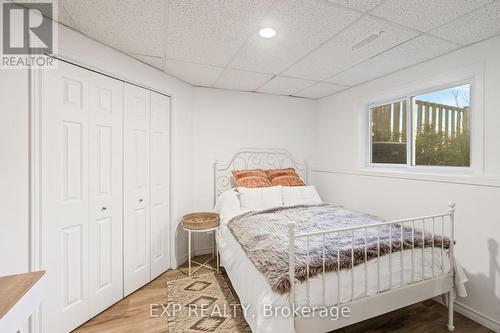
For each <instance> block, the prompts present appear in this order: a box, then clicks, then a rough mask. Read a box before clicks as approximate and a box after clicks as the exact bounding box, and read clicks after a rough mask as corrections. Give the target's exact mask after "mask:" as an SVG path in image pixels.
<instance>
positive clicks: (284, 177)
mask: <svg viewBox="0 0 500 333" xmlns="http://www.w3.org/2000/svg"><path fill="white" fill-rule="evenodd" d="M266 174H267V178H268V179H269V181H270V182H271V184H272V185H274V186H277V185H282V186H304V185H306V184H304V182H303V181H302V180H301V179H300V177H299V175H298V174H297V173H296V172H295V169H294V168H286V169H273V170H266Z"/></svg>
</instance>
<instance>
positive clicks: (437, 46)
mask: <svg viewBox="0 0 500 333" xmlns="http://www.w3.org/2000/svg"><path fill="white" fill-rule="evenodd" d="M456 48H458V45H456V44H454V43H450V42H446V41H443V40H441V39H438V38H434V37H431V36H425V35H423V36H420V37H417V38H414V39H412V40H410V41H408V42H406V43H404V44H402V45H399V46H397V47H395V48H393V49H391V50H389V51H387V52H384V53H382V54H380V55H378V56H376V57H374V58H371V59H369V60H367V61H366V62H364V63H362V64H359V65H356V66H354V67H353V68H351V69H348V70H346V71H344V72H342V73H339V74H336V75H334V76H332V77H331V78H329V79H328V80H326V81H328V82H331V83H336V84H341V85H348V86H354V85H357V84H360V83H363V82H366V81H369V80H372V79H375V78H378V77H381V76H384V75H386V74H389V73H391V72H395V71H397V70H400V69H402V68H405V67H408V66H411V65H414V64H417V63H419V62H422V61H425V60H428V59H431V58H434V57H437V56H439V55H442V54H445V53H447V52H450V51H452V50H454V49H456Z"/></svg>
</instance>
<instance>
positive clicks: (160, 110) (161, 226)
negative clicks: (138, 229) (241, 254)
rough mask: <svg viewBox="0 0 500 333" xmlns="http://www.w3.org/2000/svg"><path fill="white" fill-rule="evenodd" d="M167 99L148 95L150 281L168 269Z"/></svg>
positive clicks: (155, 94) (168, 119) (168, 126)
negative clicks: (149, 133)
mask: <svg viewBox="0 0 500 333" xmlns="http://www.w3.org/2000/svg"><path fill="white" fill-rule="evenodd" d="M169 161H170V98H169V97H167V96H164V95H160V94H157V93H155V92H151V279H154V278H156V277H157V276H158V275H160V274H161V273H163V272H165V271H166V270H167V269H169V268H170V251H169V246H170V242H169V237H170V232H169V231H170V206H169V200H170V192H169V188H170V184H169V181H170V179H169V174H170V172H169V167H170V165H169V163H170V162H169Z"/></svg>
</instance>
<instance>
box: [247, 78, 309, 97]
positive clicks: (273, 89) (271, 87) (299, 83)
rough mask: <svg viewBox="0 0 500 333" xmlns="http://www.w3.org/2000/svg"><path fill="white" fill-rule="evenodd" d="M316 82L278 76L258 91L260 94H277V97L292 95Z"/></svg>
mask: <svg viewBox="0 0 500 333" xmlns="http://www.w3.org/2000/svg"><path fill="white" fill-rule="evenodd" d="M313 83H314V82H313V81H309V80H303V79H296V78H293V77H287V76H276V77H274V78H273V79H272V80H271V81H269V82H267V83H266V84H265V85H263V86H262V87H260V88H259V89H257V91H258V92H263V93H268V94H275V95H287V96H288V95H292V94H294V93H296V92H297V91H299V90H302V89H304V88H306V87H308V86H310V85H312V84H313Z"/></svg>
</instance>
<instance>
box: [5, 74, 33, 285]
mask: <svg viewBox="0 0 500 333" xmlns="http://www.w3.org/2000/svg"><path fill="white" fill-rule="evenodd" d="M27 87H28V70H2V71H1V73H0V101H1V105H0V119H2V120H1V121H0V133H1V139H0V175H1V177H2V178H1V181H0V208H1V211H2V219H1V220H0V276H1V275H4V274H15V273H19V272H26V271H27V270H28V251H29V247H28V237H29V229H28V213H29V211H28V208H29V206H28V205H29V183H28V175H29V169H28V161H29V160H28V158H29V150H28V143H29V135H28V99H27V98H26V96H27Z"/></svg>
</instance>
